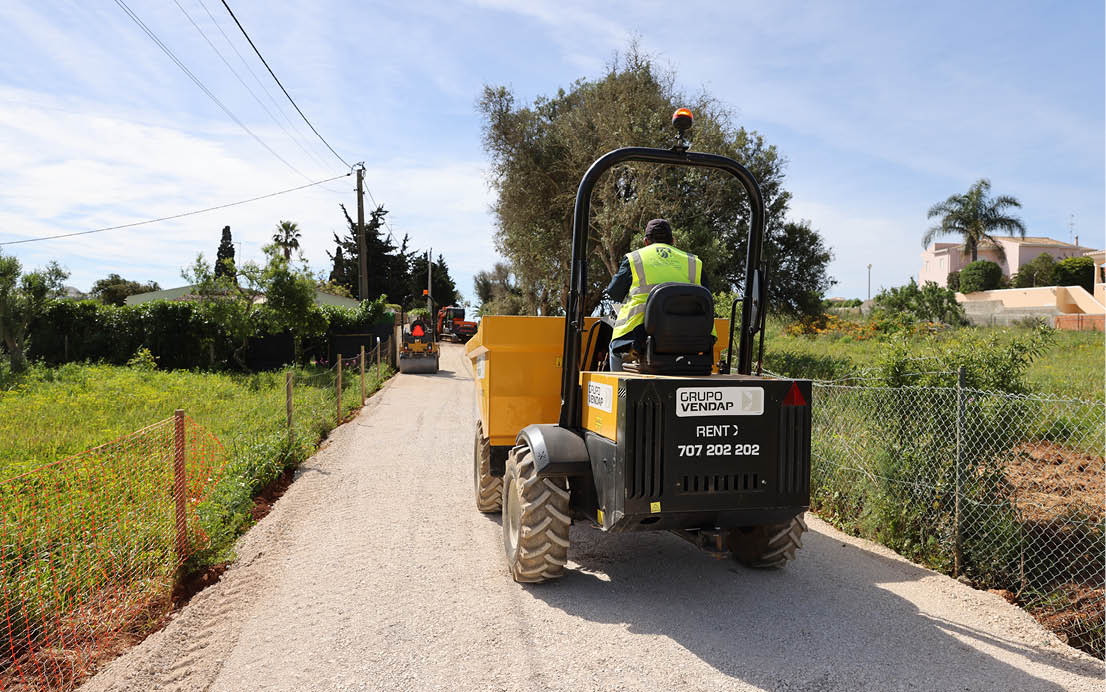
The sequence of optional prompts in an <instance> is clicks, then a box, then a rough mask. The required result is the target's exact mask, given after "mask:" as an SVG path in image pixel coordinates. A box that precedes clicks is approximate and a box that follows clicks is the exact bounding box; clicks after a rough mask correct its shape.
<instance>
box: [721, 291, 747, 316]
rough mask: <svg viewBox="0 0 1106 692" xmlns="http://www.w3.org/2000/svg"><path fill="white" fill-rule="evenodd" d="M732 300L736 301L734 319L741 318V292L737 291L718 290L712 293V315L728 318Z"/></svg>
mask: <svg viewBox="0 0 1106 692" xmlns="http://www.w3.org/2000/svg"><path fill="white" fill-rule="evenodd" d="M734 301H737V303H738V305H737V312H736V313H735V314H736V319H741V307H742V306H741V294H740V293H738V292H737V291H718V292H715V294H714V316H715V317H719V318H722V319H727V320H728V319H730V311H731V310H732V309H733V304H734Z"/></svg>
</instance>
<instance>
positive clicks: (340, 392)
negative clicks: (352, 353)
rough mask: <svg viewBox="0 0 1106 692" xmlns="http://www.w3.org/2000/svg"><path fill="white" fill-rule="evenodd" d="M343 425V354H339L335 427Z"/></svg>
mask: <svg viewBox="0 0 1106 692" xmlns="http://www.w3.org/2000/svg"><path fill="white" fill-rule="evenodd" d="M341 424H342V354H341V353H339V354H338V422H337V423H336V424H335V427H337V426H338V425H341Z"/></svg>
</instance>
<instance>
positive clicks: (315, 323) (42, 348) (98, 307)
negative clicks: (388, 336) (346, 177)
mask: <svg viewBox="0 0 1106 692" xmlns="http://www.w3.org/2000/svg"><path fill="white" fill-rule="evenodd" d="M392 319H393V317H392V314H391V313H390V312H388V311H387V310H386V308H385V304H384V299H383V298H380V299H378V300H374V301H363V302H362V303H361V306H360V307H359V308H356V309H350V308H342V307H337V306H333V305H323V306H319V305H312V306H310V308H309V309H308V311H307V314H306V319H304V320H302V321H300V322H299V324H298V325H297V326H298V329H299V333H298V336H299V337H300V338H301V339H302V340H303V342H304V345H305V348H304V352H303V353H301V360H303V361H305V362H306V361H308V360H310V358H309V356H310V355H311V354H313V353H314V354H321V353H325V352H326V342H327V336H328V335H329V334H343V333H345V334H349V333H367V332H370V331H372V330H373V328H374V326H375V325H377V324H387V323H390V322H391V321H392ZM250 324H251V326H252V330H253V334H254V335H255V336H258V337H261V336H265V335H268V334H277V333H282V332H284V331H285V330H286V329H287V320H283V319H280V318H279V316H278V315H274V314H273V311H272V310H271V309H269V308H268V307H265V306H263V307H260V308H258V309H256V310H254V311H253V313H252V314H251V316H250ZM235 346H236V344H235V342H234V340H233V339H232V338H231V336H230V334H228V333H227V331H226V330H225V329H224V328H223V327H222V326H221V325H220V323H219V321H218V319H217V315H216V314H214V313H213V311H212V308H211V306H210V305H207V304H204V303H199V302H191V301H172V302H171V301H153V302H149V303H142V304H141V305H120V306H115V305H103V304H101V303H99V302H97V301H93V300H83V301H73V300H57V301H52V302H50V303H49V304H48V305H47V307H46V308H45V310H44V311H43V314H42V315H40V316H39V318H38V319H36V320H35V321H34V322H33V323H32V324H31V328H30V338H29V349H28V355H29V356H30V357H31V358H32V359H37V360H44V361H46V362H47V363H51V364H57V363H64V362H67V361H100V362H105V363H110V364H113V365H123V364H125V363H127V362H128V360H129V359H130V358H131V357H132V356H133V355H135V353H136V352H137V351H138V350H139V349H140V348H145V349H147V350H148V351H149V352H150V354H151V356H152V357H153V358H154V359H155V360H156V362H157V365H158V367H160V368H163V369H166V370H178V369H181V370H189V369H193V368H220V367H228V366H231V365H232V363H233V360H232V357H231V354H232V352H233V350H234V348H235Z"/></svg>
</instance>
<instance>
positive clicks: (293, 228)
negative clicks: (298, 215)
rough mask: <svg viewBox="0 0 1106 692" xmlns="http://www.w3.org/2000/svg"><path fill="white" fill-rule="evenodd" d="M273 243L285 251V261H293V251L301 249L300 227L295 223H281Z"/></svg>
mask: <svg viewBox="0 0 1106 692" xmlns="http://www.w3.org/2000/svg"><path fill="white" fill-rule="evenodd" d="M273 242H274V243H276V244H277V245H279V246H280V247H281V249H282V250H284V259H286V260H290V259H292V250H298V249H299V248H300V227H299V224H297V223H296V222H295V221H281V222H280V223H279V224H277V227H276V232H275V233H273Z"/></svg>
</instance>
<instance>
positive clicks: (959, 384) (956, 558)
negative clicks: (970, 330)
mask: <svg viewBox="0 0 1106 692" xmlns="http://www.w3.org/2000/svg"><path fill="white" fill-rule="evenodd" d="M966 379H967V378H966V376H965V371H964V366H963V365H961V366H960V367H959V368H957V370H956V469H955V471H954V474H955V476H956V489H955V495H954V496H953V531H954V532H955V533H954V536H953V541H954V542H953V549H952V576H954V577H958V576H960V570H961V567H962V564H963V560H964V554H963V546H962V544H961V540H960V494H961V490H960V477H961V476H962V475H963V473H962V471H963V469H962V466H963V459H964V383H965V381H966Z"/></svg>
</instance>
